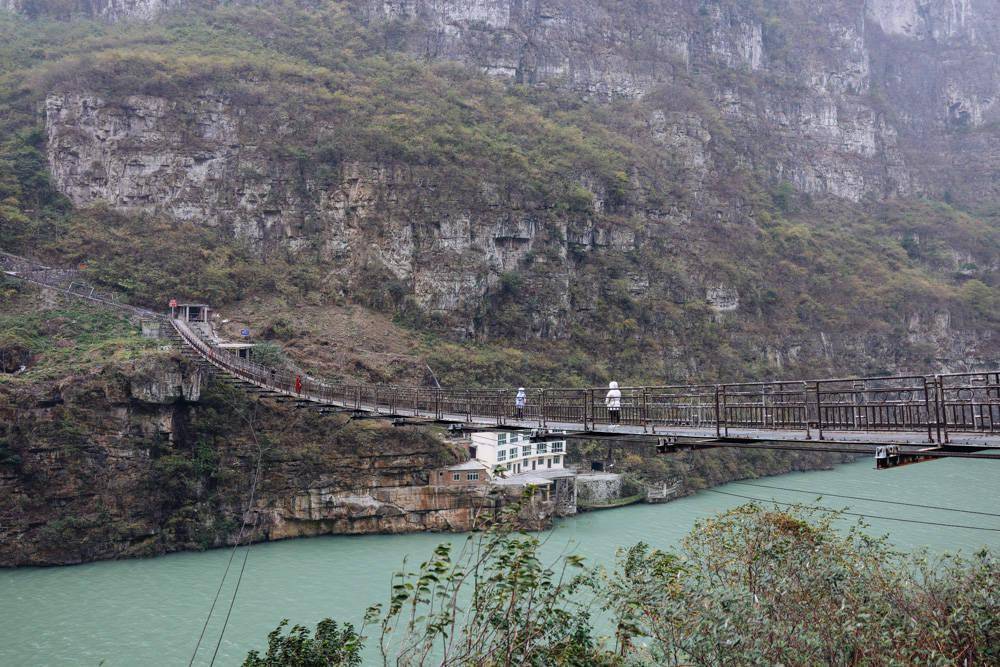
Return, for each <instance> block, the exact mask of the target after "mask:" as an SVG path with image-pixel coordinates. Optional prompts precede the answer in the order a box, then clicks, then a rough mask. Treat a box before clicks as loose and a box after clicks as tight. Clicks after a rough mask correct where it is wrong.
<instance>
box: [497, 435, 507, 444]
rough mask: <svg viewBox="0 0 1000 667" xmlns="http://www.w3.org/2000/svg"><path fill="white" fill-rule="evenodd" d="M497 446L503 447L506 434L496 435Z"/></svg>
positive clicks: (505, 441) (505, 442)
mask: <svg viewBox="0 0 1000 667" xmlns="http://www.w3.org/2000/svg"><path fill="white" fill-rule="evenodd" d="M497 444H498V445H500V446H503V445H506V444H507V434H506V433H500V434H498V435H497Z"/></svg>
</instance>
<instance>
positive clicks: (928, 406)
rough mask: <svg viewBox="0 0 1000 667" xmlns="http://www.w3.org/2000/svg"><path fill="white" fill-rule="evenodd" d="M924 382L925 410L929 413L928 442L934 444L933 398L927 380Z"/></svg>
mask: <svg viewBox="0 0 1000 667" xmlns="http://www.w3.org/2000/svg"><path fill="white" fill-rule="evenodd" d="M923 381H924V410H926V411H927V442H934V427H933V425H932V424H931V397H930V395H929V393H928V389H927V378H926V377H925V378H923Z"/></svg>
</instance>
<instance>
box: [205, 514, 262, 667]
mask: <svg viewBox="0 0 1000 667" xmlns="http://www.w3.org/2000/svg"><path fill="white" fill-rule="evenodd" d="M258 518H259V517H258ZM253 527H254V529H256V528H257V519H254V522H253ZM249 557H250V545H249V544H248V545H247V548H246V549H245V550H244V551H243V565H242V566H241V567H240V575H239V576H238V577H237V578H236V587H235V588H234V589H233V597H232V599H231V600H230V601H229V609H227V610H226V619H225V620H224V621H223V622H222V630H220V631H219V640H218V641H217V642H215V650H214V651H212V661H211V662H210V663H209V665H214V664H215V658H216V656H218V655H219V647H220V646H222V638H223V637H224V636H225V634H226V627H227V626H228V625H229V617H230V616H231V615H232V613H233V606H234V605H235V604H236V595H237V594H238V593H239V592H240V583H241V582H242V581H243V572H244V571H245V570H246V569H247V558H249Z"/></svg>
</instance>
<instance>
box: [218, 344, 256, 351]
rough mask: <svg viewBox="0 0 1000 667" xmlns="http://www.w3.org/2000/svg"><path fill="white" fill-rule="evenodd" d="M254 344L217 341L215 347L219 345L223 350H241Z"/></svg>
mask: <svg viewBox="0 0 1000 667" xmlns="http://www.w3.org/2000/svg"><path fill="white" fill-rule="evenodd" d="M254 345H255V343H219V344H218V345H217V346H216V347H220V348H222V349H223V350H242V349H244V348H249V347H253V346H254Z"/></svg>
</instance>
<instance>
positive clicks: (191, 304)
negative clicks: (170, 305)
mask: <svg viewBox="0 0 1000 667" xmlns="http://www.w3.org/2000/svg"><path fill="white" fill-rule="evenodd" d="M190 306H197V307H198V308H208V304H207V303H178V304H177V307H178V308H185V307H190Z"/></svg>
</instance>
